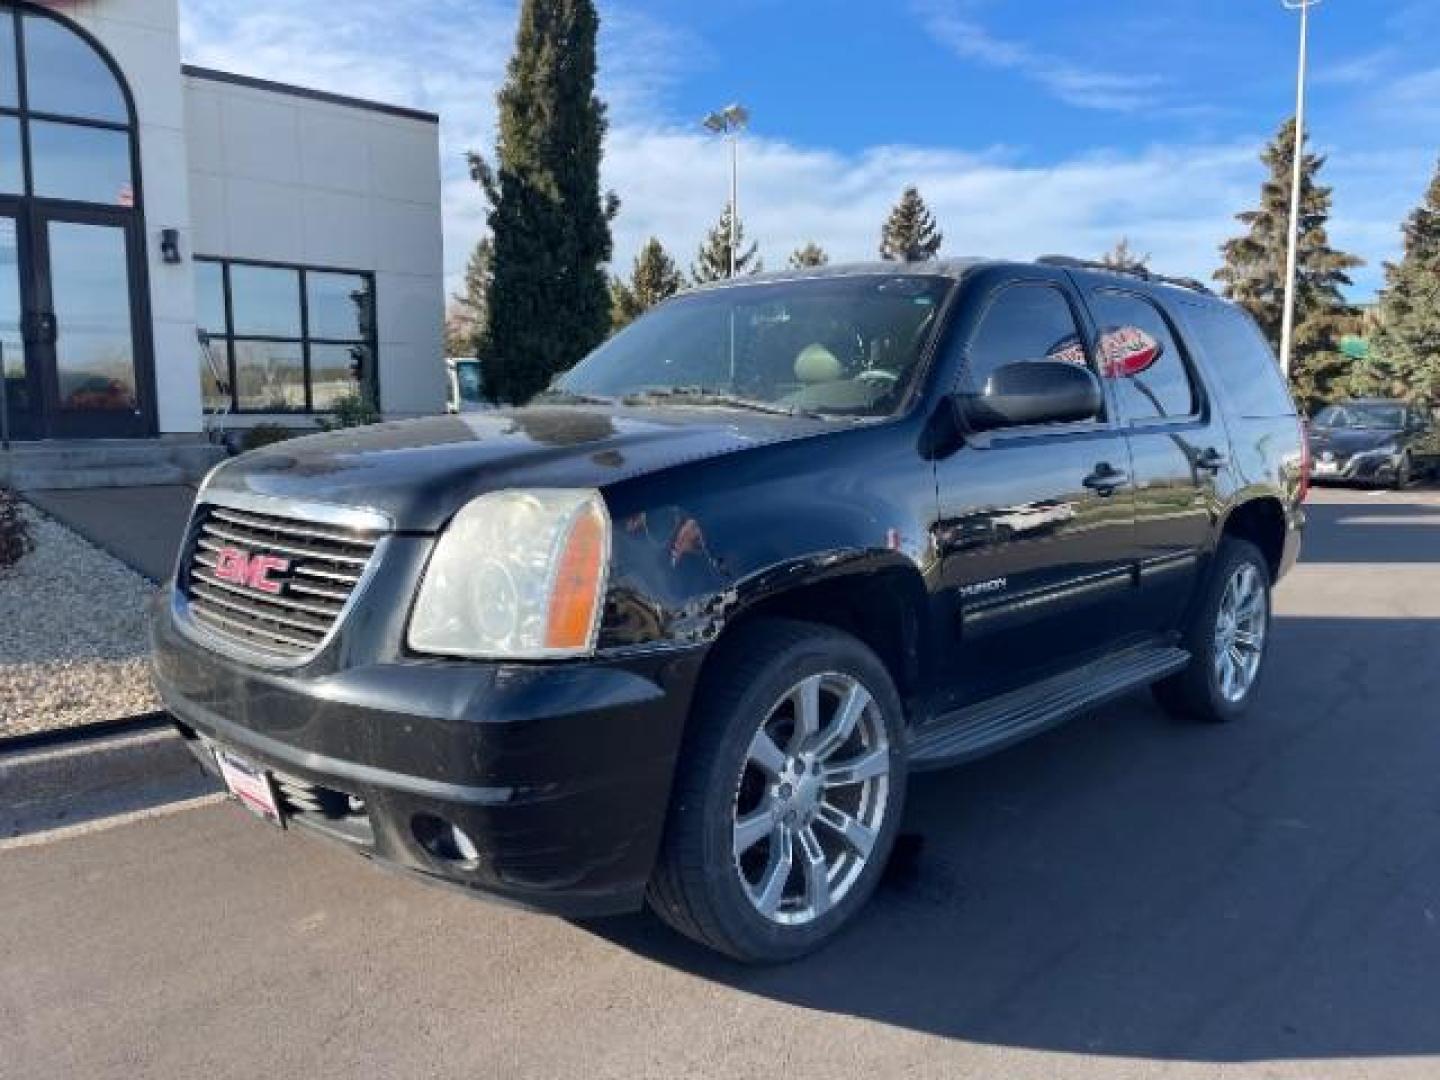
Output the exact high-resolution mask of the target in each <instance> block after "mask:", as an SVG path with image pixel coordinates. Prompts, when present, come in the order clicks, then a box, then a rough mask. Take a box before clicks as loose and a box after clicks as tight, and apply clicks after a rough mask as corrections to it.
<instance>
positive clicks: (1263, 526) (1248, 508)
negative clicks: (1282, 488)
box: [1221, 495, 1287, 582]
mask: <svg viewBox="0 0 1440 1080" xmlns="http://www.w3.org/2000/svg"><path fill="white" fill-rule="evenodd" d="M1286 527H1287V525H1286V518H1285V507H1284V504H1283V503H1282V502H1281V501H1280V499H1279V498H1278V497H1277V496H1274V495H1257V496H1254V497H1252V498H1249V499H1245V500H1243V501H1241V502H1239V503H1237V504H1236V505H1235V506H1233V507H1232V508H1231V509H1230V511H1229V513H1227V514H1226V515H1225V520H1224V522H1223V523H1222V524H1221V536H1234V537H1237V538H1239V539H1241V540H1246V541H1249V542H1250V543H1252V544H1254V545H1255V546H1256V547H1257V548H1259V549H1260V553H1261V554H1262V555H1264V556H1265V564H1266V566H1268V567H1269V569H1270V580H1271V581H1272V582H1273V581H1275V580H1277V579H1278V578H1279V577H1280V571H1281V564H1282V561H1283V559H1284V556H1285V530H1286Z"/></svg>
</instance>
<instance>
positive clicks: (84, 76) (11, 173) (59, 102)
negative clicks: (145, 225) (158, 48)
mask: <svg viewBox="0 0 1440 1080" xmlns="http://www.w3.org/2000/svg"><path fill="white" fill-rule="evenodd" d="M133 134H134V116H133V114H132V111H131V107H130V100H129V97H128V95H127V93H126V91H125V87H124V84H123V83H122V82H121V80H120V77H119V75H118V74H117V72H116V71H115V69H114V67H113V66H112V64H111V62H110V61H109V60H108V59H107V58H106V57H105V56H104V55H103V54H102V53H101V52H100V51H99V50H97V49H96V47H95V46H94V45H93V44H91V42H90V41H89V40H87V39H86V38H85V37H84V36H83V35H82V34H81V33H79V32H78V31H77V30H76V29H75V28H73V27H71V26H69V25H68V24H66V23H63V22H61V21H60V20H59V19H56V18H53V17H51V16H50V15H48V14H46V13H44V12H43V11H40V10H36V9H34V8H30V7H18V6H15V5H12V4H0V194H8V195H31V196H34V197H35V198H40V199H62V200H65V201H67V202H80V203H90V204H100V205H105V206H134V205H135V177H134V174H133V162H134V154H133V146H132V137H133Z"/></svg>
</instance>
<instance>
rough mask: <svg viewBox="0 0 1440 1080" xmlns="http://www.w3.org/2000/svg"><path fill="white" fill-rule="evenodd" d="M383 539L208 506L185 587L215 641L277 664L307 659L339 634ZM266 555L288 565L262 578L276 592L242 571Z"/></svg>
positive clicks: (199, 520)
mask: <svg viewBox="0 0 1440 1080" xmlns="http://www.w3.org/2000/svg"><path fill="white" fill-rule="evenodd" d="M380 536H381V533H380V531H379V530H378V529H374V530H369V529H355V528H349V527H345V526H340V525H332V524H320V523H316V522H311V521H305V520H300V519H297V518H290V517H282V516H280V515H277V514H270V513H259V512H256V511H253V510H248V509H246V510H241V509H236V508H234V507H230V506H219V505H202V506H201V507H200V508H199V509H198V511H197V516H196V524H195V527H194V529H193V530H192V533H191V541H190V543H191V548H190V552H189V558H188V560H187V564H186V572H185V574H184V575H183V577H182V580H181V582H180V587H181V589H182V591H183V593H184V595H185V598H186V599H187V600H188V601H189V605H188V607H189V613H190V616H191V618H193V619H194V621H195V622H196V623H197V624H198V625H200V626H202V627H204V628H205V629H206V630H208V631H209V632H210V633H212V634H214V635H216V636H217V637H220V638H222V639H225V640H227V641H231V642H234V643H236V644H239V645H242V646H244V647H246V648H248V649H251V650H255V651H258V652H260V653H263V654H266V655H269V656H274V657H276V658H277V659H294V658H297V657H305V656H308V655H310V654H311V653H313V652H315V651H316V650H317V649H318V648H319V647H320V646H321V644H323V643H324V641H325V639H326V637H327V636H328V635H329V633H330V631H331V630H332V629H333V628H334V626H335V623H336V621H337V620H338V619H339V618H340V613H341V612H342V611H344V609H345V605H346V603H347V602H348V601H349V600H350V596H351V594H352V593H353V592H354V591H355V589H356V587H357V586H358V585H359V583H360V580H361V578H362V577H363V576H364V574H365V570H366V568H367V567H368V566H369V564H370V560H371V558H372V557H373V555H374V554H375V546H376V544H378V543H379V541H380ZM222 552H223V553H225V554H224V555H222ZM237 553H238V557H237ZM267 555H268V556H275V557H276V558H277V559H278V560H282V561H283V565H281V566H279V567H278V568H277V567H276V566H274V565H272V566H271V567H270V569H269V570H267V571H266V573H265V574H264V577H263V585H264V586H267V587H268V588H269V589H273V590H275V591H273V592H272V591H267V588H265V587H257V585H256V583H255V582H254V581H248V580H245V575H244V573H243V570H244V568H245V567H247V566H250V565H252V563H251V561H252V560H255V559H256V558H257V557H261V556H267ZM237 566H238V567H240V568H241V572H239V573H237V570H236V568H237ZM237 578H238V580H237Z"/></svg>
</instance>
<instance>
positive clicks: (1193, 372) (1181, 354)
mask: <svg viewBox="0 0 1440 1080" xmlns="http://www.w3.org/2000/svg"><path fill="white" fill-rule="evenodd" d="M1107 295H1114V296H1123V297H1128V298H1129V299H1132V300H1137V301H1139V302H1140V303H1142V304H1145V305H1147V306H1148V307H1150V308H1151V309H1152V310H1154V312H1155V314H1156V315H1158V316H1159V318H1160V322H1161V324H1162V325H1163V326H1164V327H1165V329H1166V330H1168V331H1169V332H1170V340H1171V341H1173V342H1174V343H1175V356H1176V359H1178V360H1179V361H1180V368H1181V370H1182V371H1184V373H1185V379H1186V381H1187V382H1189V384H1190V400H1191V405H1192V409H1191V411H1190V412H1188V413H1186V414H1185V415H1184V416H1141V417H1131V416H1126V415H1125V403H1124V400H1123V395H1121V394H1120V392H1119V390H1118V389H1117V388H1116V387H1114V386H1111V387H1108V388H1107V396H1108V397H1110V398H1112V399H1113V400H1114V402H1115V405H1114V409H1115V421H1116V423H1118V424H1119V425H1120V426H1121V427H1122V428H1126V429H1129V428H1153V427H1167V426H1171V425H1176V424H1199V423H1204V422H1205V420H1206V419H1207V417H1208V416H1209V415H1210V391H1209V388H1208V387H1207V386H1206V383H1205V380H1204V378H1202V377H1201V374H1200V369H1199V366H1198V365H1197V364H1196V363H1195V357H1194V355H1193V352H1194V350H1193V348H1192V347H1191V344H1190V341H1189V339H1187V338H1186V337H1185V335H1184V334H1182V333H1181V332H1180V326H1179V323H1178V321H1177V320H1176V319H1174V318H1173V317H1172V316H1171V314H1170V312H1169V311H1167V310H1166V309H1165V305H1164V304H1162V303H1161V302H1160V301H1159V300H1157V299H1155V297H1153V296H1151V295H1149V294H1147V293H1144V292H1140V291H1139V290H1137V289H1127V288H1125V287H1124V286H1122V285H1108V284H1107V285H1101V286H1098V287H1096V288H1094V289H1091V290H1090V291H1089V292H1088V293H1087V295H1086V297H1085V305H1086V307H1088V308H1089V309H1090V315H1091V319H1092V321H1093V322H1094V325H1095V342H1094V349H1093V351H1094V353H1095V355H1099V353H1100V342H1101V337H1102V336H1103V335H1104V333H1105V323H1104V320H1102V319H1101V318H1100V317H1099V312H1098V311H1097V307H1098V305H1097V301H1098V300H1099V299H1101V298H1103V297H1105V296H1107ZM1100 381H1101V382H1102V383H1117V384H1118V383H1119V382H1120V380H1119V379H1112V378H1106V377H1105V376H1103V375H1102V376H1101V377H1100Z"/></svg>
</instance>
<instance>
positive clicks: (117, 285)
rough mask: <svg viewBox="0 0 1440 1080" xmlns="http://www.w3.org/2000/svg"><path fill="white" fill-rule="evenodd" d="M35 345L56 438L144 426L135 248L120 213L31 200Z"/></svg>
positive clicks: (116, 433)
mask: <svg viewBox="0 0 1440 1080" xmlns="http://www.w3.org/2000/svg"><path fill="white" fill-rule="evenodd" d="M31 236H32V239H33V243H34V254H35V270H36V275H35V277H36V297H35V302H36V307H35V310H34V311H33V312H32V316H31V320H30V322H31V326H30V333H29V334H28V335H27V336H28V337H29V339H30V345H31V347H32V351H34V352H38V354H39V367H40V368H41V370H42V380H41V381H42V382H43V384H44V387H43V391H44V396H45V398H46V402H47V408H46V413H47V416H46V425H45V426H46V434H47V435H48V436H49V437H51V438H87V437H105V436H109V437H121V436H134V435H143V434H146V432H147V424H146V418H145V414H144V411H143V409H142V407H141V395H142V388H141V386H140V385H139V379H138V377H137V371H138V364H137V363H136V358H137V357H138V355H139V353H140V349H139V342H138V340H137V337H136V325H137V322H138V320H137V319H136V317H135V292H134V288H133V282H134V280H135V270H136V266H135V251H134V244H133V241H132V228H131V224H130V221H129V219H128V217H127V216H126V215H124V214H120V213H115V212H107V211H104V210H98V209H97V210H51V209H49V208H41V207H38V206H37V207H35V208H34V210H33V220H32V224H31Z"/></svg>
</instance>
